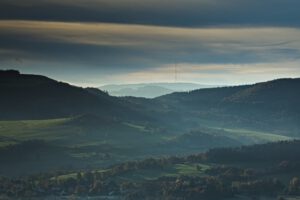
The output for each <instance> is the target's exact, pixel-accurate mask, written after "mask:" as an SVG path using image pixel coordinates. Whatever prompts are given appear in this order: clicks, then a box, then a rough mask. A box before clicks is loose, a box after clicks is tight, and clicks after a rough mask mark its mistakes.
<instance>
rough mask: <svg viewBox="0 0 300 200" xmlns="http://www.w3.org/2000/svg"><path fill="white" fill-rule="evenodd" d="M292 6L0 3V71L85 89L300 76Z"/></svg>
mask: <svg viewBox="0 0 300 200" xmlns="http://www.w3.org/2000/svg"><path fill="white" fill-rule="evenodd" d="M299 6H300V2H295V1H293V0H286V1H282V0H275V1H270V0H267V1H258V0H251V1H250V0H245V1H243V3H239V1H236V0H229V1H217V0H210V1H207V0H197V1H196V0H187V1H180V0H175V1H172V3H169V2H168V1H162V2H161V1H157V0H153V1H150V2H148V1H145V0H139V1H137V0H122V1H120V0H115V1H107V0H88V1H83V0H76V1H67V0H65V1H58V0H45V1H38V0H30V1H26V2H23V1H20V0H3V1H1V2H0V32H1V38H0V44H1V47H0V69H6V68H13V69H18V70H21V71H22V72H23V73H33V74H43V75H46V76H49V77H51V78H54V79H58V80H63V81H66V82H68V83H71V84H75V85H80V86H85V87H86V86H93V87H95V86H101V85H105V84H119V83H122V84H123V83H140V82H174V81H175V79H176V80H177V81H178V82H195V83H201V84H209V85H241V84H250V83H255V82H261V81H266V80H272V79H278V78H289V77H300V57H299V52H300V40H299V38H300V28H299V27H300V23H299V20H298V19H299V17H300V14H299V12H298V9H297V8H298V7H299ZM175 66H176V67H175ZM175 71H176V73H177V78H175Z"/></svg>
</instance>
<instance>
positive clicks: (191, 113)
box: [154, 79, 300, 136]
mask: <svg viewBox="0 0 300 200" xmlns="http://www.w3.org/2000/svg"><path fill="white" fill-rule="evenodd" d="M299 91H300V79H278V80H274V81H268V82H263V83H257V84H254V85H244V86H234V87H221V88H212V89H200V90H194V91H191V92H183V93H182V92H178V93H173V94H169V95H165V96H162V97H158V98H156V99H155V100H154V101H156V104H160V105H161V107H160V109H161V110H163V109H164V111H165V112H167V111H169V112H173V115H172V116H180V119H181V121H182V124H184V125H186V124H189V125H191V126H195V127H197V126H199V125H200V124H201V125H202V126H203V125H207V126H212V127H215V126H217V127H227V128H228V127H234V128H237V127H239V128H246V129H253V130H254V129H256V130H268V131H273V132H276V133H278V134H286V135H294V136H295V135H298V134H299V130H300V92H299ZM177 119H179V117H177Z"/></svg>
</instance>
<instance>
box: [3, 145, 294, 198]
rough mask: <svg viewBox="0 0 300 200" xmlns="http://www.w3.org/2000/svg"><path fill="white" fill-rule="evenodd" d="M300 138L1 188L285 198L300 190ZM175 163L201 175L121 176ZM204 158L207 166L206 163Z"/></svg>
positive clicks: (9, 182)
mask: <svg viewBox="0 0 300 200" xmlns="http://www.w3.org/2000/svg"><path fill="white" fill-rule="evenodd" d="M299 144H300V141H299V140H295V141H289V142H277V143H269V144H262V145H254V146H243V147H236V148H221V149H212V150H210V151H207V152H205V153H201V154H194V155H190V156H186V157H174V156H172V157H164V158H156V159H154V158H149V159H146V160H141V161H130V162H125V163H122V164H116V165H113V166H110V167H108V168H106V169H101V170H87V171H68V170H62V171H56V172H53V173H43V174H37V175H34V176H27V177H19V178H5V177H2V178H1V181H0V191H1V194H3V195H5V196H7V197H12V198H13V197H43V196H47V195H57V196H70V195H79V196H87V195H89V196H115V197H116V196H119V197H120V198H124V199H128V200H130V199H132V200H135V199H199V198H200V199H202V198H203V199H218V198H227V197H232V198H233V197H236V196H239V195H245V196H269V197H273V198H276V197H278V198H279V197H280V196H281V199H284V196H286V195H300V179H299V175H300V174H299V171H300V162H299V161H298V159H297V158H298V156H299V151H300V145H299ZM274 152H275V153H274ZM271 155H272V156H271ZM224 156H225V157H224ZM228 158H230V159H228ZM176 164H194V166H195V170H196V173H198V175H197V174H196V175H193V176H189V175H180V174H178V176H160V177H159V178H156V179H152V180H142V181H141V180H139V181H138V180H134V179H133V180H130V179H127V180H126V179H118V177H119V176H121V175H124V174H127V175H128V174H130V173H132V174H135V173H136V172H137V171H139V170H147V169H148V170H164V169H167V168H168V167H170V166H172V165H176ZM203 164H207V165H209V167H208V168H205V169H204V168H203V166H202V165H203ZM282 177H284V178H282Z"/></svg>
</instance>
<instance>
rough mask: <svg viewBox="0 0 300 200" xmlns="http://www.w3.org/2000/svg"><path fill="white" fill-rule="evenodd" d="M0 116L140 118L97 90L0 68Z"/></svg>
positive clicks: (21, 117) (115, 99)
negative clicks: (85, 115)
mask: <svg viewBox="0 0 300 200" xmlns="http://www.w3.org/2000/svg"><path fill="white" fill-rule="evenodd" d="M0 93H1V98H0V110H1V112H0V119H2V120H8V119H21V120H24V119H51V118H52V119H53V118H64V117H71V116H76V115H81V114H89V113H91V114H97V115H101V116H106V117H110V118H112V117H117V118H134V119H135V120H138V119H141V118H143V117H142V113H140V114H138V113H136V112H135V111H133V110H132V109H131V108H130V105H129V104H128V103H127V104H126V105H124V103H123V102H122V100H121V99H118V98H116V97H111V96H109V95H108V94H106V93H104V92H102V91H100V90H98V89H93V90H92V89H85V88H80V87H75V86H72V85H69V84H67V83H63V82H58V81H55V80H53V79H50V78H48V77H45V76H39V75H28V74H20V73H19V72H18V71H14V70H9V71H0Z"/></svg>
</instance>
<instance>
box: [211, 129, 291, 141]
mask: <svg viewBox="0 0 300 200" xmlns="http://www.w3.org/2000/svg"><path fill="white" fill-rule="evenodd" d="M211 128H212V129H215V130H219V131H225V132H226V133H225V134H226V136H227V137H230V138H233V139H237V140H239V141H241V142H245V143H246V144H247V143H253V144H255V143H266V142H276V141H282V140H291V139H292V138H291V137H288V136H283V135H278V134H273V133H269V132H262V131H253V130H247V129H234V128H218V127H211Z"/></svg>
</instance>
